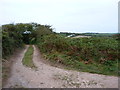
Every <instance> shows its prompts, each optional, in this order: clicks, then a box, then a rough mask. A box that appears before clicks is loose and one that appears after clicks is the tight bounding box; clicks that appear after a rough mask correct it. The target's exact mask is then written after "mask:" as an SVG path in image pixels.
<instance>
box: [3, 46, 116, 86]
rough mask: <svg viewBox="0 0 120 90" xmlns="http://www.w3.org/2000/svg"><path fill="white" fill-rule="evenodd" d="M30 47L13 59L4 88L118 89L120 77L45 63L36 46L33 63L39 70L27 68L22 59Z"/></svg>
mask: <svg viewBox="0 0 120 90" xmlns="http://www.w3.org/2000/svg"><path fill="white" fill-rule="evenodd" d="M28 47H29V46H26V48H25V49H24V50H23V51H22V52H21V53H19V55H17V56H16V57H12V59H15V60H14V61H15V62H14V64H13V65H12V67H11V75H10V77H9V79H8V80H7V83H6V85H5V86H4V88H118V77H115V76H106V75H99V74H91V73H86V72H78V71H74V70H65V69H63V68H58V67H54V66H51V65H50V64H48V63H44V61H45V60H44V59H43V58H42V56H41V54H40V52H39V50H38V49H37V48H36V47H35V46H34V45H33V48H34V54H33V62H34V64H35V66H36V67H37V69H31V68H29V67H26V66H24V65H23V64H22V59H23V57H24V54H25V52H26V51H27V49H28Z"/></svg>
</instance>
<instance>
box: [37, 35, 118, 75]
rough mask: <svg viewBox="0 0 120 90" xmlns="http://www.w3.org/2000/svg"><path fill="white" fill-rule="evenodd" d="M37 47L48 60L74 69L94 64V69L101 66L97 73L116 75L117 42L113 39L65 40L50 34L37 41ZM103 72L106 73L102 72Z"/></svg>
mask: <svg viewBox="0 0 120 90" xmlns="http://www.w3.org/2000/svg"><path fill="white" fill-rule="evenodd" d="M37 45H38V47H39V48H40V50H41V52H43V53H45V54H46V55H47V56H48V58H49V59H52V60H55V61H60V63H62V64H65V65H70V66H73V67H74V68H75V67H76V68H81V63H83V64H85V65H86V68H87V67H88V66H89V65H92V64H95V66H94V67H96V68H98V66H99V67H101V66H102V67H101V68H102V69H101V68H99V69H100V70H101V71H99V73H101V72H102V73H104V74H107V73H112V72H113V73H112V74H116V73H117V61H118V41H117V40H116V39H115V38H112V37H91V38H65V37H63V36H60V35H57V34H51V35H46V36H43V37H42V39H39V40H38V44H37ZM83 66H84V65H83ZM89 67H90V66H89ZM92 67H93V66H92ZM82 68H83V67H82ZM87 69H88V70H87V71H90V72H93V70H92V69H90V68H87ZM104 70H107V71H106V72H104ZM83 71H84V70H83ZM94 72H95V71H94ZM96 72H97V71H96ZM97 73H98V72H97Z"/></svg>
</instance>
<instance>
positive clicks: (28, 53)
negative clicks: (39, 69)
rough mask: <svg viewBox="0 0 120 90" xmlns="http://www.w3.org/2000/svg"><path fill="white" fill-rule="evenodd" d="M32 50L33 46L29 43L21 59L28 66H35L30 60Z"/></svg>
mask: <svg viewBox="0 0 120 90" xmlns="http://www.w3.org/2000/svg"><path fill="white" fill-rule="evenodd" d="M33 52H34V49H33V46H32V45H30V46H29V48H28V50H27V51H26V53H25V55H24V58H23V60H22V63H23V65H25V66H27V67H30V68H35V65H34V63H33V60H32V59H33Z"/></svg>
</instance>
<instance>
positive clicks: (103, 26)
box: [0, 0, 119, 33]
mask: <svg viewBox="0 0 120 90" xmlns="http://www.w3.org/2000/svg"><path fill="white" fill-rule="evenodd" d="M118 1H119V0H0V12H1V13H0V25H3V24H8V23H29V22H36V23H40V24H49V25H52V27H53V28H55V31H56V32H79V33H83V32H100V33H116V32H118Z"/></svg>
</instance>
